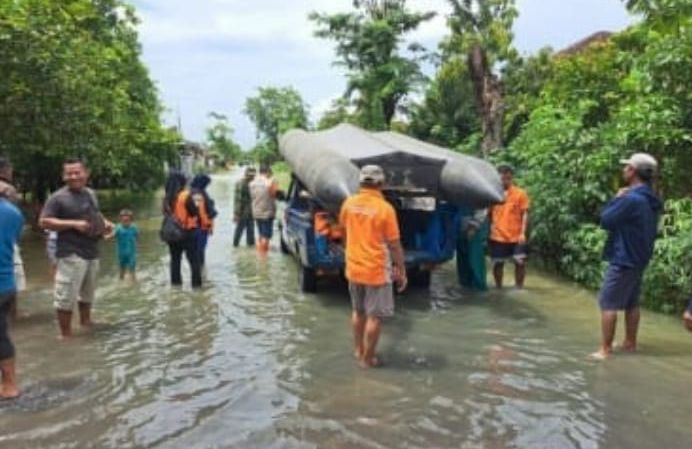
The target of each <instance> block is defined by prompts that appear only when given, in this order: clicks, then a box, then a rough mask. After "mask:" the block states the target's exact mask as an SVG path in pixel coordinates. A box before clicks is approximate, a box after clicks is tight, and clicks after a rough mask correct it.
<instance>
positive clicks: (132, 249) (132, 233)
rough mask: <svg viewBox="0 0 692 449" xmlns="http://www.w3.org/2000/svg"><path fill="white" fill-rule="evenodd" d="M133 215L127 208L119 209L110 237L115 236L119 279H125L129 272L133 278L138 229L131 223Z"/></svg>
mask: <svg viewBox="0 0 692 449" xmlns="http://www.w3.org/2000/svg"><path fill="white" fill-rule="evenodd" d="M133 219H134V215H133V214H132V211H131V210H129V209H123V210H121V211H120V223H118V225H117V226H116V227H115V230H114V231H113V234H112V235H111V237H113V236H114V237H115V241H116V244H117V250H118V263H119V265H120V279H121V280H122V279H125V275H126V274H127V273H128V272H129V273H130V276H131V277H132V280H133V281H134V280H135V268H136V267H137V239H138V238H139V229H138V228H137V225H136V224H134V223H133Z"/></svg>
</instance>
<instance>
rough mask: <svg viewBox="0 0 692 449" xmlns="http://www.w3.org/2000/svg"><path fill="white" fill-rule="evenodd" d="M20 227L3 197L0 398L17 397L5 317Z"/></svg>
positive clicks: (0, 213)
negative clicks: (0, 378)
mask: <svg viewBox="0 0 692 449" xmlns="http://www.w3.org/2000/svg"><path fill="white" fill-rule="evenodd" d="M23 226H24V219H23V217H22V214H21V212H19V209H17V207H16V206H15V205H14V204H12V202H10V201H9V200H7V199H6V198H0V375H1V376H2V383H0V399H13V398H16V397H18V396H19V389H18V388H17V378H16V371H15V360H14V356H15V349H14V345H13V344H12V340H11V338H10V334H9V322H8V321H9V320H8V318H9V314H10V309H11V307H12V304H13V303H14V299H15V295H16V293H17V284H16V281H15V276H14V249H15V247H16V245H17V241H18V240H19V237H20V235H21V233H22V227H23Z"/></svg>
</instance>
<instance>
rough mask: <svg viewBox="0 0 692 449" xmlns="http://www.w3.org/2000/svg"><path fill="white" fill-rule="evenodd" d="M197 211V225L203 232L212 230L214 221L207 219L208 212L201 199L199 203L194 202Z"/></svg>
mask: <svg viewBox="0 0 692 449" xmlns="http://www.w3.org/2000/svg"><path fill="white" fill-rule="evenodd" d="M195 203H196V204H197V210H199V223H200V227H201V228H202V229H203V230H204V231H211V230H212V229H214V220H212V219H211V218H210V217H209V212H207V202H206V201H204V198H202V200H201V201H196V202H195Z"/></svg>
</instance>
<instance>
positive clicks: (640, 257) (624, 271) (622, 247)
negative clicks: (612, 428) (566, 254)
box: [593, 153, 663, 359]
mask: <svg viewBox="0 0 692 449" xmlns="http://www.w3.org/2000/svg"><path fill="white" fill-rule="evenodd" d="M621 162H622V164H623V165H624V169H623V177H624V180H625V183H626V184H627V187H625V188H622V189H620V191H619V192H618V194H617V196H616V197H615V198H614V199H612V200H611V201H610V202H609V203H608V204H607V205H606V206H605V208H604V209H603V212H602V213H601V226H602V227H603V228H604V229H605V230H606V231H608V241H607V242H606V247H605V252H604V257H605V259H606V260H607V261H608V271H607V272H606V275H605V280H604V281H603V287H602V288H601V293H600V297H599V304H600V308H601V331H602V341H601V348H600V349H599V350H598V351H597V352H596V353H594V354H593V356H594V357H595V358H597V359H605V358H607V357H608V356H609V355H610V353H611V352H612V349H613V340H614V339H615V328H616V324H617V313H618V311H619V310H624V312H625V340H624V342H623V343H622V350H623V351H628V352H634V351H636V349H637V332H638V330H639V315H640V314H639V295H640V292H641V285H642V277H643V275H644V270H645V269H646V266H647V265H648V264H649V261H650V260H651V257H652V256H653V251H654V242H655V240H656V234H657V232H658V219H659V216H660V213H661V210H662V209H663V204H662V203H661V200H660V199H659V197H658V195H657V194H656V192H654V190H653V188H652V187H651V182H652V180H653V178H654V175H655V174H656V171H657V169H658V163H657V162H656V159H654V158H653V157H652V156H651V155H649V154H646V153H637V154H634V155H633V156H632V157H630V158H629V159H627V160H623V161H621Z"/></svg>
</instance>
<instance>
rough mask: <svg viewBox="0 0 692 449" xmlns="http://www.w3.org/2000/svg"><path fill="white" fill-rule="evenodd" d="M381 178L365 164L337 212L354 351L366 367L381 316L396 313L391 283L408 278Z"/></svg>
mask: <svg viewBox="0 0 692 449" xmlns="http://www.w3.org/2000/svg"><path fill="white" fill-rule="evenodd" d="M384 183H385V176H384V172H383V170H382V168H380V167H379V166H376V165H366V166H364V167H363V168H362V169H361V172H360V191H359V192H358V193H357V194H355V195H353V196H351V197H350V198H348V199H347V200H346V201H345V202H344V204H343V205H342V207H341V214H340V215H339V222H340V223H341V224H342V225H343V227H344V229H345V231H346V278H347V279H348V281H349V292H350V294H351V304H352V306H353V314H352V317H351V324H352V327H353V340H354V346H355V352H354V354H355V357H356V358H357V359H358V361H359V363H360V365H361V366H362V367H364V368H370V367H376V366H378V365H379V364H380V361H379V359H378V358H377V356H376V353H375V349H376V347H377V342H378V340H379V338H380V331H381V327H382V319H384V318H387V317H391V316H392V315H394V292H393V290H392V282H393V281H394V282H396V284H397V287H398V291H399V292H403V291H404V290H405V289H406V285H407V283H408V281H407V278H406V266H405V264H404V249H403V247H402V246H401V241H400V235H399V224H398V222H397V217H396V212H395V211H394V208H393V207H392V206H391V204H389V203H388V202H387V201H386V200H385V198H384V196H383V195H382V188H383V187H384ZM392 263H393V264H394V270H393V271H392Z"/></svg>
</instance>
